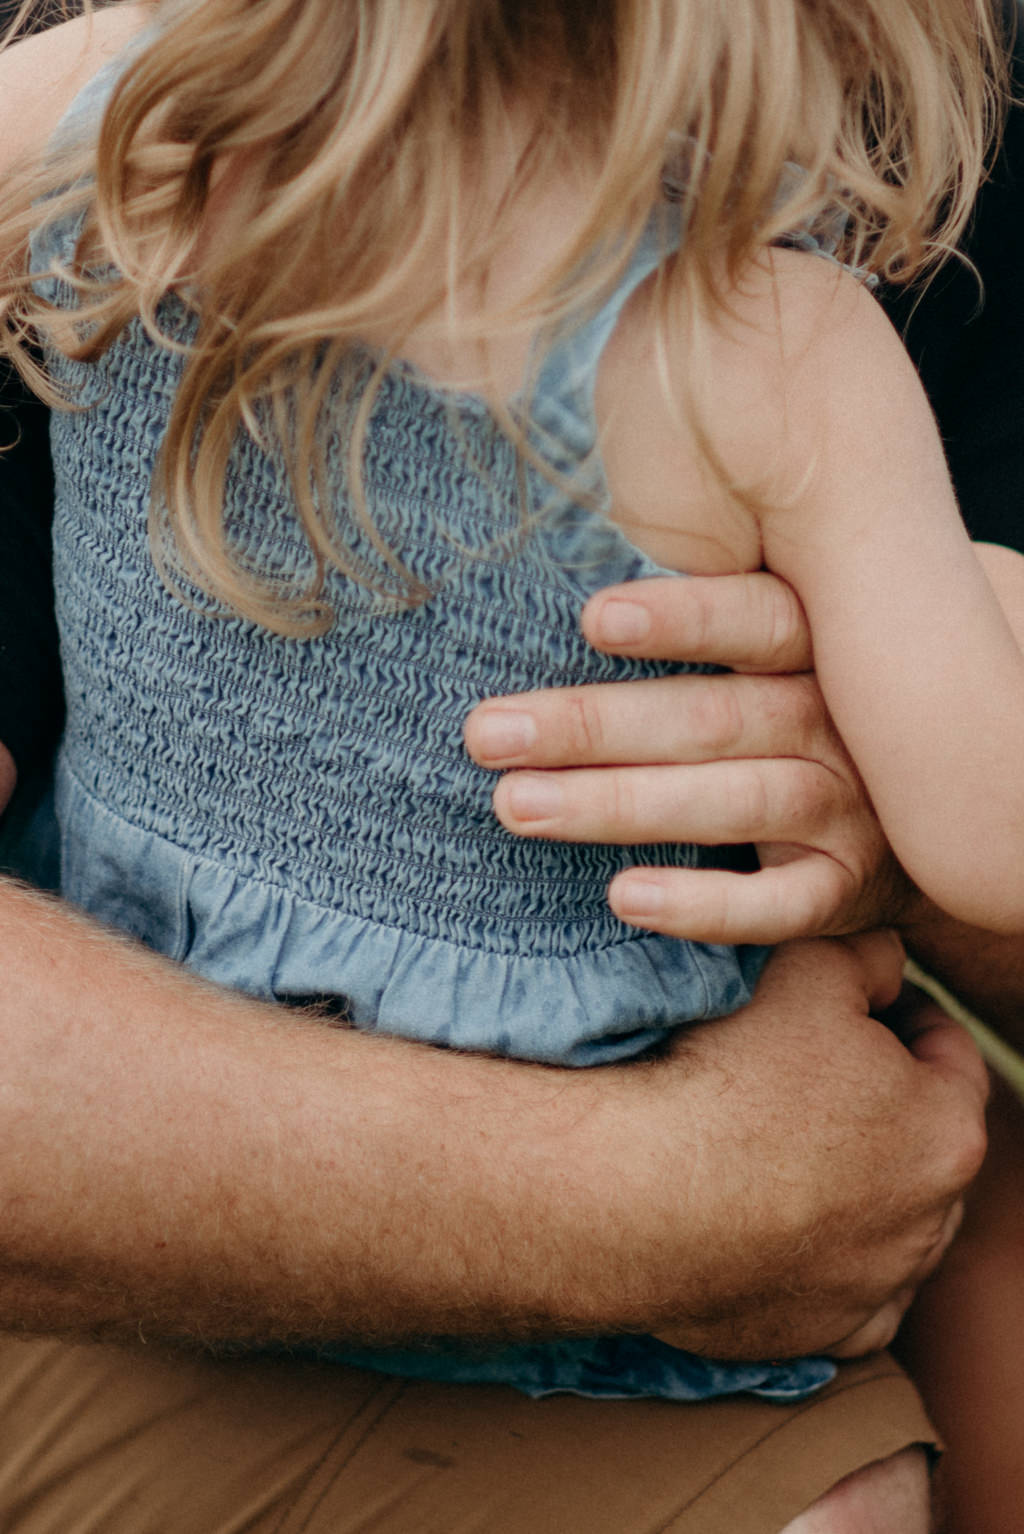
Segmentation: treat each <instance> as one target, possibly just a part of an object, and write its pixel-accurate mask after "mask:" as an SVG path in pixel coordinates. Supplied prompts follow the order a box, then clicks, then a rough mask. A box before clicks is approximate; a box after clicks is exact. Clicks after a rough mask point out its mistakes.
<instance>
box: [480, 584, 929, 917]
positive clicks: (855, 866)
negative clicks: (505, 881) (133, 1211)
mask: <svg viewBox="0 0 1024 1534" xmlns="http://www.w3.org/2000/svg"><path fill="white" fill-rule="evenodd" d="M583 629H584V632H585V634H586V635H587V638H588V639H590V641H591V643H593V644H594V645H596V646H597V647H599V648H601V649H605V650H609V651H614V652H616V653H619V654H627V655H637V656H640V655H642V656H646V657H656V658H660V659H669V660H690V661H704V662H711V663H714V664H719V665H726V666H730V667H732V668H733V670H732V672H730V673H729V674H725V675H720V676H679V677H662V678H657V679H651V680H643V681H636V682H630V683H628V684H626V685H623V684H621V683H616V684H611V685H604V686H591V687H577V688H567V689H565V690H563V691H552V692H548V693H532V694H528V695H523V696H520V697H509V698H498V699H490V700H488V701H487V702H486V703H483V704H481V705H480V707H479V708H477V709H475V710H474V712H473V713H472V714H471V715H470V717H469V720H468V721H467V725H466V744H467V747H468V749H469V751H470V754H471V755H472V756H473V757H474V758H475V760H477V761H478V762H480V763H481V764H482V765H483V766H486V767H492V768H494V767H497V768H505V769H513V770H508V771H506V773H505V776H504V777H503V778H502V779H501V781H500V783H499V784H498V787H497V789H496V791H495V796H494V807H495V812H496V814H497V815H498V817H499V819H500V820H501V821H502V823H503V824H504V825H505V826H507V827H508V829H509V830H511V831H515V832H517V833H518V834H519V835H522V836H543V837H549V838H553V839H558V840H565V841H595V842H596V841H605V842H614V843H621V844H625V845H629V844H633V843H641V844H642V843H653V842H670V841H693V842H698V843H701V844H704V845H718V844H727V843H733V844H736V843H744V842H753V843H755V844H756V845H757V848H758V852H759V855H760V858H761V863H762V868H761V870H760V871H759V872H758V873H755V874H738V873H725V872H714V871H711V870H707V869H701V870H680V869H663V868H658V869H653V868H651V869H648V868H636V869H631V870H629V871H627V872H625V873H622V874H620V875H618V876H617V878H615V879H614V880H613V881H612V884H611V886H610V888H609V901H610V904H611V906H612V908H613V910H614V911H615V912H616V914H617V915H619V916H620V917H621V918H622V919H623V920H624V921H628V922H630V923H632V924H634V925H636V926H642V927H646V928H649V929H650V930H652V931H659V932H666V933H670V934H673V935H677V936H685V937H691V938H695V939H699V940H702V941H705V942H721V943H735V942H771V943H774V942H780V941H782V940H783V939H785V938H788V937H794V936H805V935H812V934H822V933H838V932H848V931H854V930H857V929H859V928H863V927H866V926H871V925H874V924H876V923H878V922H883V921H892V920H894V919H895V917H896V916H897V914H898V912H899V909H900V906H901V903H902V900H903V899H904V897H905V893H906V885H905V881H904V880H903V877H902V874H901V872H900V870H899V868H898V867H897V865H896V864H895V862H894V861H893V859H892V857H891V854H890V853H889V850H888V847H887V845H886V843H885V839H884V837H883V835H882V832H881V828H880V826H879V824H878V821H877V819H876V818H875V815H874V812H873V810H872V808H871V805H870V802H869V801H868V799H867V796H866V794H865V791H864V787H863V784H862V783H861V780H860V777H859V775H858V773H857V771H856V769H855V767H854V766H853V764H852V762H851V761H850V759H849V756H848V755H847V753H846V751H845V749H844V747H843V744H842V742H841V741H840V739H839V737H838V735H837V734H836V731H835V729H834V727H833V725H832V723H831V720H830V719H829V717H828V714H827V713H826V711H825V706H824V703H823V701H822V698H821V694H820V692H819V690H818V687H817V684H816V682H815V680H814V677H813V675H812V674H811V672H810V670H809V667H810V664H811V655H810V637H809V634H808V631H807V626H806V623H805V621H804V617H803V612H802V609H801V608H800V604H799V602H798V601H797V599H796V597H795V596H794V594H793V592H792V591H791V590H790V588H789V587H788V586H786V585H785V584H784V582H782V581H779V580H777V579H776V578H775V577H773V576H771V575H767V574H763V573H758V574H753V575H740V576H716V577H706V578H694V579H687V580H671V579H668V580H652V581H643V582H636V583H634V584H632V585H630V586H620V587H614V588H609V590H607V591H603V592H601V593H600V594H599V595H598V596H596V597H594V598H593V599H592V600H591V601H590V603H589V604H588V605H587V607H586V609H585V611H584V614H583ZM553 768H560V769H563V770H561V771H557V772H555V771H551V770H550V769H553ZM525 769H531V770H525ZM536 769H546V770H544V771H537V770H536Z"/></svg>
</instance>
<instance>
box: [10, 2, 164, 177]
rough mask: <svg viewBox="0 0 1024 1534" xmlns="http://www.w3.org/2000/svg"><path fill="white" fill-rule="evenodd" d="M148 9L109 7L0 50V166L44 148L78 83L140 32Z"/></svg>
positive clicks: (84, 79)
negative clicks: (0, 51) (2, 50)
mask: <svg viewBox="0 0 1024 1534" xmlns="http://www.w3.org/2000/svg"><path fill="white" fill-rule="evenodd" d="M151 9H152V8H151V5H149V4H131V5H126V4H120V5H114V6H110V7H109V8H106V9H104V10H102V11H97V12H96V13H95V14H92V15H86V16H79V17H76V18H75V20H73V21H66V22H63V23H61V24H60V25H59V26H56V27H51V28H50V30H49V31H46V32H41V33H39V34H38V35H37V36H34V37H28V38H25V39H24V40H23V41H21V42H18V43H14V44H13V45H12V46H11V47H10V48H8V49H6V50H5V51H4V52H3V53H2V54H0V170H7V169H9V168H10V167H11V166H13V165H14V164H15V163H16V162H17V161H18V160H20V159H21V158H22V157H23V156H25V155H29V156H31V155H34V154H37V153H40V152H41V151H42V150H43V148H44V147H45V145H46V143H47V142H48V140H49V138H50V135H51V134H52V133H53V130H54V129H55V128H56V126H57V124H58V122H59V121H60V119H61V117H62V116H63V115H64V112H65V111H66V110H67V108H68V107H69V106H70V105H71V102H72V101H73V100H74V98H75V96H76V95H77V94H78V92H79V91H80V90H81V88H82V86H83V85H85V84H86V83H87V81H89V80H90V79H91V78H92V76H93V75H94V74H96V73H97V71H98V70H99V69H100V68H102V66H103V65H104V64H105V63H106V61H107V60H108V59H110V58H113V57H114V56H115V55H116V54H117V53H119V52H120V51H121V49H122V48H123V47H124V46H125V45H126V44H127V43H128V42H130V41H131V39H132V38H133V37H134V36H135V35H136V34H137V33H138V32H139V31H140V30H141V28H142V27H143V26H144V25H145V24H146V21H147V20H148V19H149V16H150V14H151Z"/></svg>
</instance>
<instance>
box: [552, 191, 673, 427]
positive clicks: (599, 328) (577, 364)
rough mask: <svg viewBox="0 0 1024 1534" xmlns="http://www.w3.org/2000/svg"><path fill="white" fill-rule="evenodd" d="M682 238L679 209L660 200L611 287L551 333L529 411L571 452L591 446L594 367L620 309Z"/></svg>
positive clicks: (593, 423)
mask: <svg viewBox="0 0 1024 1534" xmlns="http://www.w3.org/2000/svg"><path fill="white" fill-rule="evenodd" d="M681 237H682V230H681V216H680V210H679V208H678V207H677V206H676V205H675V204H672V203H662V204H660V205H659V207H658V208H657V209H656V210H655V212H654V213H652V215H651V218H650V219H649V221H648V224H647V228H646V229H645V231H644V233H643V235H642V236H641V238H640V240H639V241H638V243H637V245H636V247H635V249H634V250H633V253H632V255H631V256H630V259H629V262H628V264H627V266H626V268H625V270H624V272H623V273H622V276H621V277H620V279H619V281H618V282H617V283H616V285H615V287H614V289H613V290H612V292H610V293H609V294H607V295H606V297H605V298H604V299H603V300H602V301H601V302H600V304H599V305H598V306H597V307H596V308H595V309H593V310H591V311H589V312H587V313H585V314H584V315H583V316H582V318H579V319H576V320H574V321H573V322H572V323H571V324H570V325H568V326H567V327H566V328H565V329H564V331H562V332H559V333H558V334H556V336H555V338H554V340H553V342H552V343H551V345H550V347H549V349H548V351H547V353H546V355H545V357H544V360H543V362H542V364H541V366H540V368H539V370H538V373H537V377H536V381H535V385H534V390H533V395H532V398H531V401H530V414H531V416H532V418H533V421H534V424H535V427H539V428H540V431H541V432H542V433H551V434H552V435H553V436H554V437H555V439H556V441H557V440H560V441H561V442H562V443H563V444H564V445H565V446H566V447H570V448H571V450H572V453H573V456H577V457H578V456H583V455H585V454H587V453H589V452H590V451H591V450H592V449H593V447H594V443H595V439H596V430H597V429H596V422H595V418H594V388H595V383H596V379H597V369H598V365H599V363H600V361H601V355H602V353H603V351H604V349H605V347H606V346H607V344H608V341H609V339H610V338H611V334H612V332H613V330H614V329H615V326H616V325H617V324H618V322H619V318H620V316H621V314H622V311H623V309H624V308H625V307H626V304H627V303H628V302H629V300H630V299H631V298H632V296H633V294H634V293H635V292H636V290H637V289H638V288H639V286H640V284H641V283H642V282H644V281H645V280H646V279H647V278H648V277H649V276H650V275H651V273H652V272H653V271H655V270H656V269H657V268H658V267H659V266H660V265H661V264H662V262H663V261H665V260H666V259H667V258H668V257H669V256H670V255H672V254H673V253H674V252H675V251H676V250H678V248H679V244H680V240H681ZM568 439H571V441H570V440H568Z"/></svg>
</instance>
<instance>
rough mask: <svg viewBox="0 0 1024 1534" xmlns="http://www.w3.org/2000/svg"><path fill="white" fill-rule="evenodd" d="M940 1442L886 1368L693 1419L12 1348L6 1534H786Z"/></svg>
mask: <svg viewBox="0 0 1024 1534" xmlns="http://www.w3.org/2000/svg"><path fill="white" fill-rule="evenodd" d="M933 1441H934V1434H933V1432H932V1429H931V1427H930V1425H929V1423H928V1421H927V1418H926V1417H925V1416H924V1412H923V1409H922V1407H921V1405H920V1402H919V1400H918V1398H917V1396H916V1394H915V1392H914V1390H913V1387H912V1386H911V1385H910V1383H909V1381H908V1380H907V1379H906V1377H905V1376H904V1375H903V1374H901V1373H900V1371H899V1369H898V1368H897V1366H896V1365H895V1364H894V1363H893V1362H892V1360H891V1359H889V1358H888V1357H886V1356H882V1357H879V1358H875V1359H871V1360H869V1361H867V1362H866V1363H861V1364H855V1365H849V1366H846V1367H845V1368H844V1369H843V1370H842V1372H841V1374H840V1377H839V1379H838V1380H837V1381H836V1382H835V1384H834V1385H832V1386H830V1387H829V1388H828V1390H827V1391H825V1392H823V1393H822V1394H821V1395H819V1396H818V1397H816V1398H815V1399H814V1400H813V1401H810V1402H804V1403H802V1404H801V1405H799V1406H795V1407H780V1406H772V1405H769V1404H767V1403H764V1402H758V1401H754V1400H751V1399H735V1400H730V1401H728V1402H715V1403H711V1404H705V1405H701V1406H696V1407H690V1406H676V1405H671V1404H668V1403H663V1402H646V1401H644V1402H628V1403H620V1402H593V1401H582V1400H578V1399H576V1398H574V1397H569V1396H557V1397H553V1398H551V1399H549V1400H547V1401H543V1402H531V1401H529V1400H527V1399H526V1398H525V1397H523V1396H520V1395H519V1394H518V1393H516V1392H515V1391H508V1390H500V1389H491V1388H483V1387H447V1386H440V1385H429V1384H422V1383H416V1384H413V1383H408V1382H404V1381H396V1380H390V1379H386V1378H384V1377H383V1376H376V1375H370V1374H363V1373H361V1372H358V1371H355V1370H347V1369H341V1368H337V1367H332V1366H327V1365H323V1366H320V1365H316V1364H310V1363H307V1362H299V1361H293V1360H287V1359H283V1360H279V1359H251V1358H250V1359H236V1360H227V1361H225V1360H219V1361H217V1360H211V1359H208V1358H206V1357H194V1356H188V1355H180V1354H166V1353H164V1352H162V1351H159V1350H156V1349H150V1348H137V1349H134V1350H127V1349H125V1350H121V1349H110V1348H101V1347H89V1346H71V1345H69V1344H66V1343H60V1342H52V1341H25V1340H21V1339H9V1338H3V1339H0V1530H2V1534H355V1531H356V1530H358V1531H359V1534H370V1531H374V1534H576V1531H579V1534H655V1531H658V1534H777V1530H778V1529H779V1528H780V1527H782V1525H783V1524H785V1523H786V1522H788V1520H789V1519H791V1518H792V1517H794V1516H795V1515H796V1513H798V1512H799V1511H801V1510H802V1509H803V1508H804V1507H807V1506H808V1505H809V1504H810V1503H811V1502H813V1501H815V1500H816V1498H817V1497H819V1496H820V1495H822V1494H823V1493H824V1492H825V1491H826V1490H827V1489H828V1488H829V1486H831V1485H833V1484H834V1483H835V1481H837V1480H839V1479H840V1478H841V1477H842V1476H844V1475H847V1474H849V1473H850V1472H851V1471H853V1470H856V1469H858V1468H859V1467H860V1466H862V1465H864V1464H868V1463H870V1462H871V1461H872V1460H875V1459H880V1458H884V1457H885V1456H886V1455H888V1454H891V1453H894V1452H895V1451H896V1450H898V1449H901V1448H903V1447H905V1446H907V1445H908V1444H911V1443H918V1442H933Z"/></svg>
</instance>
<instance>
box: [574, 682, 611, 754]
mask: <svg viewBox="0 0 1024 1534" xmlns="http://www.w3.org/2000/svg"><path fill="white" fill-rule="evenodd" d="M565 729H566V734H567V737H568V743H569V750H570V753H571V754H572V757H573V759H574V760H576V761H581V762H586V761H601V760H602V759H603V756H604V750H605V729H604V719H603V716H602V713H601V705H600V703H599V701H598V699H597V698H596V697H595V696H594V693H593V692H592V691H591V690H589V689H588V688H583V687H580V688H571V689H569V691H568V692H567V694H566V697H565Z"/></svg>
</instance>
